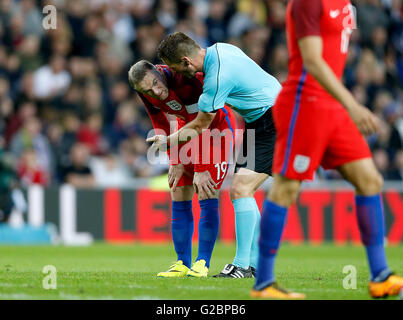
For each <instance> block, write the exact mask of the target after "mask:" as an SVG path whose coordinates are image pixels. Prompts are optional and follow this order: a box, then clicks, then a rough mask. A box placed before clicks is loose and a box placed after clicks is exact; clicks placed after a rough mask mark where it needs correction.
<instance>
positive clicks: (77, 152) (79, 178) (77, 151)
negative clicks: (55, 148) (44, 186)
mask: <svg viewBox="0 0 403 320" xmlns="http://www.w3.org/2000/svg"><path fill="white" fill-rule="evenodd" d="M89 156H90V151H89V149H88V147H87V146H86V145H85V144H82V143H76V144H75V145H73V147H72V148H71V152H70V165H69V166H67V167H65V168H64V169H63V182H65V183H69V184H71V185H73V186H74V187H76V188H92V187H94V186H95V178H94V175H93V173H92V171H91V169H90V168H89V166H88V162H89Z"/></svg>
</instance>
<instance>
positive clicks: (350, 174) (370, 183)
mask: <svg viewBox="0 0 403 320" xmlns="http://www.w3.org/2000/svg"><path fill="white" fill-rule="evenodd" d="M338 170H339V172H340V173H341V174H342V175H343V177H344V178H345V179H346V180H348V181H350V182H351V183H352V184H353V185H354V186H355V188H356V193H357V195H356V197H355V203H356V212H357V221H358V227H359V229H360V234H361V240H362V242H363V244H364V246H365V249H366V253H367V259H368V264H369V269H370V273H371V281H370V282H369V286H368V287H369V293H370V295H371V296H372V297H374V298H380V297H386V296H390V295H397V294H399V291H400V290H401V288H403V278H402V277H399V276H397V275H394V274H392V272H391V271H390V270H389V267H388V264H387V260H386V254H385V248H384V237H385V234H384V216H383V205H382V198H381V193H380V192H381V189H382V183H383V180H382V176H381V175H380V174H379V172H378V171H377V169H376V167H375V165H374V162H373V160H372V158H366V159H362V160H358V161H354V162H350V163H347V164H345V165H343V166H341V167H340V168H338Z"/></svg>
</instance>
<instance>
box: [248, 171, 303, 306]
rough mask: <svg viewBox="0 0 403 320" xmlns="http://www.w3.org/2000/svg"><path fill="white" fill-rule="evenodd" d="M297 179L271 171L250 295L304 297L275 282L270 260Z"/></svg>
mask: <svg viewBox="0 0 403 320" xmlns="http://www.w3.org/2000/svg"><path fill="white" fill-rule="evenodd" d="M300 184H301V183H300V181H298V180H291V179H287V178H284V177H282V176H280V175H274V182H273V186H272V188H271V189H270V192H269V196H268V199H266V200H265V202H264V204H263V210H262V220H261V223H260V240H259V262H258V268H257V277H256V283H255V286H254V287H253V289H252V292H251V296H252V297H254V298H275V299H304V298H305V295H304V294H300V293H294V292H289V291H287V290H285V289H283V288H281V287H279V286H278V284H277V283H276V282H275V277H274V262H275V259H276V255H277V250H278V248H279V246H280V240H281V235H282V233H283V230H284V226H285V222H286V216H287V211H288V207H289V206H290V205H291V204H292V203H293V202H294V201H295V200H296V198H297V195H298V192H299V188H300Z"/></svg>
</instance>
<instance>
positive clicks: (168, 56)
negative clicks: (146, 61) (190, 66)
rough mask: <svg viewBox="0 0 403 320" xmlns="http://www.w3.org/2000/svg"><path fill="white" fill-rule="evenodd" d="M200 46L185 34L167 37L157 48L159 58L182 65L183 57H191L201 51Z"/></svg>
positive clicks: (173, 34) (180, 33) (177, 33)
mask: <svg viewBox="0 0 403 320" xmlns="http://www.w3.org/2000/svg"><path fill="white" fill-rule="evenodd" d="M200 49H201V48H200V46H199V45H198V44H197V43H196V41H194V40H193V39H192V38H190V37H188V36H187V35H186V34H184V33H183V32H175V33H172V34H170V35H168V36H166V37H165V39H163V40H162V41H161V43H160V44H159V46H158V48H157V54H158V57H159V58H160V59H161V60H164V61H165V62H171V63H180V62H181V58H182V57H185V56H186V57H189V56H192V55H193V54H194V53H196V52H197V51H198V50H200Z"/></svg>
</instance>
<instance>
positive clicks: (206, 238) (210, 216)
mask: <svg viewBox="0 0 403 320" xmlns="http://www.w3.org/2000/svg"><path fill="white" fill-rule="evenodd" d="M214 196H216V198H211V199H206V198H204V197H199V204H200V220H199V249H198V255H197V258H196V261H195V263H194V264H193V265H192V267H191V269H190V270H189V272H188V274H187V276H189V277H199V278H200V277H207V275H208V270H209V268H210V260H211V256H212V254H213V250H214V245H215V242H216V240H217V236H218V229H219V225H220V214H219V203H218V190H215V192H214Z"/></svg>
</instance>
